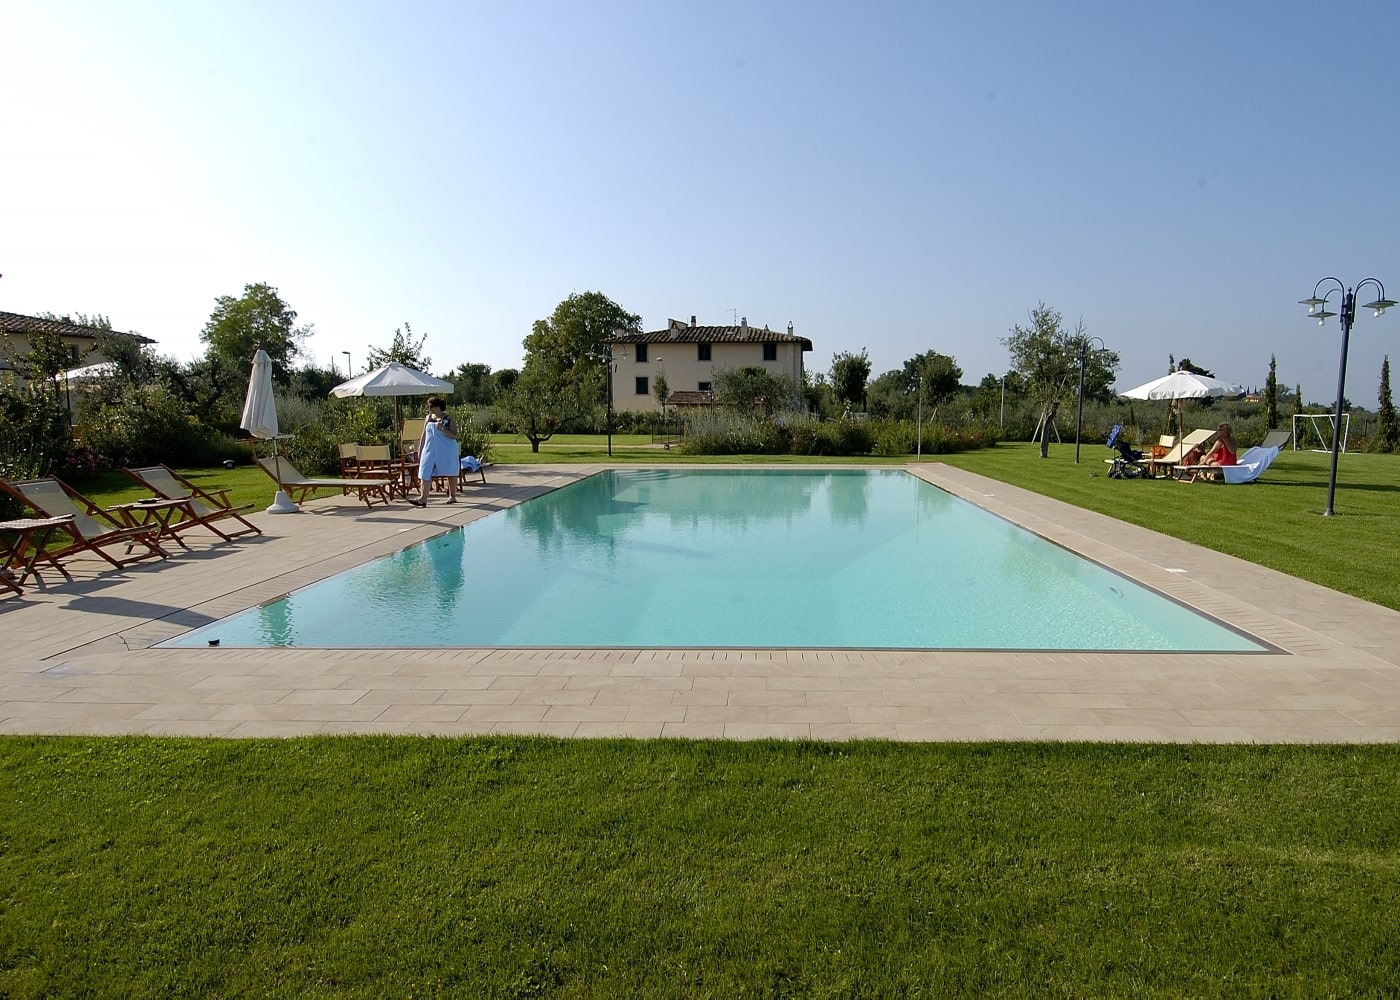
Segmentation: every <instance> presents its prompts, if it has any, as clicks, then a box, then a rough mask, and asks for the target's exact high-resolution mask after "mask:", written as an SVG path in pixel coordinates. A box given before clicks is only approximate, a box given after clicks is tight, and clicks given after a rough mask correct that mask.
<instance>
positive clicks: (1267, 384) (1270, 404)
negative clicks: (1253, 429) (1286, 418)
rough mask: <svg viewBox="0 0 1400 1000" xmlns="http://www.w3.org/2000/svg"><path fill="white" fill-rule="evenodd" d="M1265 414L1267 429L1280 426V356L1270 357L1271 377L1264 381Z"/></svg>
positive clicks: (1271, 355)
mask: <svg viewBox="0 0 1400 1000" xmlns="http://www.w3.org/2000/svg"><path fill="white" fill-rule="evenodd" d="M1264 414H1265V416H1267V417H1268V421H1267V422H1266V423H1265V424H1264V426H1265V427H1266V428H1274V427H1277V426H1278V355H1276V354H1270V355H1269V377H1268V378H1267V379H1265V380H1264Z"/></svg>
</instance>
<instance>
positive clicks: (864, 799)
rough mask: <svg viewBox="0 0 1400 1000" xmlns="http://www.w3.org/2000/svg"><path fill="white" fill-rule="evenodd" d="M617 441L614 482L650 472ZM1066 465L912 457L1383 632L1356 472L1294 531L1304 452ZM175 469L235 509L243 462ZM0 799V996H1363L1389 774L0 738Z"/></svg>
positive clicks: (1057, 457)
mask: <svg viewBox="0 0 1400 1000" xmlns="http://www.w3.org/2000/svg"><path fill="white" fill-rule="evenodd" d="M648 444H649V439H640V440H638V441H635V442H634V441H631V440H619V439H618V438H615V439H614V452H615V454H614V460H617V461H620V460H624V459H623V455H626V456H628V457H629V458H630V459H631V460H635V461H665V460H676V458H677V456H674V455H673V454H669V453H665V452H659V451H657V450H655V449H650V448H648V447H647V445H648ZM516 449H519V450H520V451H523V452H525V453H528V452H529V448H528V445H516V444H514V443H512V442H502V443H501V444H500V445H498V446H497V450H496V453H495V461H496V462H497V463H498V464H501V463H505V464H508V463H513V462H520V461H526V460H527V459H526V458H525V457H523V456H520V455H519V454H518V453H517V450H516ZM1103 454H1104V449H1103V448H1102V446H1091V447H1086V448H1085V449H1084V462H1083V464H1081V465H1079V466H1075V465H1074V463H1073V449H1072V447H1059V448H1056V449H1054V450H1053V452H1052V457H1051V458H1050V459H1049V460H1041V459H1040V458H1039V457H1038V456H1037V455H1036V454H1035V452H1034V450H1033V449H1032V448H1031V447H1030V446H1028V445H1019V444H1018V445H1009V446H1003V447H999V448H996V449H994V450H991V451H987V452H980V453H974V454H968V455H962V456H953V457H948V458H940V459H939V460H944V461H948V462H950V463H952V464H956V465H959V466H963V467H966V468H968V469H971V470H973V471H976V472H979V473H982V474H984V475H987V476H990V477H992V478H995V479H999V480H1002V481H1006V482H1012V483H1015V484H1017V485H1020V486H1024V487H1027V488H1030V489H1034V490H1038V491H1040V492H1043V493H1045V494H1047V495H1050V496H1055V497H1059V498H1061V499H1063V500H1066V501H1068V502H1071V503H1076V504H1080V505H1082V506H1084V507H1088V508H1092V509H1095V510H1100V511H1103V512H1105V513H1108V514H1112V515H1114V516H1116V517H1119V518H1122V519H1123V520H1126V521H1131V522H1133V523H1138V524H1144V525H1146V526H1148V527H1152V528H1155V529H1157V530H1159V531H1163V532H1165V533H1167V534H1171V535H1177V536H1179V537H1182V538H1188V539H1190V540H1192V541H1196V542H1199V543H1201V544H1204V545H1208V546H1211V547H1213V548H1218V549H1221V550H1223V551H1228V552H1233V553H1235V554H1237V555H1241V556H1243V557H1245V558H1249V559H1254V560H1255V561H1257V562H1260V563H1263V564H1266V565H1274V566H1277V567H1278V568H1280V569H1284V570H1285V571H1286V572H1293V573H1296V575H1299V576H1303V577H1306V578H1309V579H1317V580H1319V581H1320V582H1327V583H1330V584H1331V585H1334V586H1338V587H1339V589H1344V590H1349V591H1350V592H1352V593H1359V594H1361V595H1362V596H1369V597H1370V599H1372V600H1378V601H1380V603H1384V604H1388V605H1389V606H1391V607H1395V606H1396V604H1397V600H1396V592H1397V587H1396V576H1395V572H1396V571H1395V568H1394V566H1393V565H1391V563H1393V560H1386V559H1379V558H1377V557H1376V553H1377V550H1378V549H1382V548H1384V550H1385V551H1387V552H1388V550H1389V548H1390V547H1392V543H1393V539H1394V538H1395V535H1396V519H1397V516H1400V513H1398V512H1397V509H1396V508H1397V502H1396V494H1397V490H1400V462H1397V461H1396V460H1395V459H1394V458H1393V457H1380V456H1366V455H1348V456H1344V457H1343V460H1342V473H1341V484H1340V487H1339V491H1338V495H1337V504H1336V506H1337V511H1338V516H1337V517H1335V518H1331V519H1323V518H1322V517H1321V516H1320V511H1321V510H1322V506H1323V503H1324V499H1325V487H1326V456H1323V455H1314V454H1310V453H1297V454H1294V453H1284V455H1282V456H1281V457H1280V459H1279V460H1278V461H1277V462H1276V463H1275V465H1274V466H1273V468H1271V469H1270V470H1269V471H1268V472H1267V473H1266V474H1265V477H1264V479H1263V480H1262V481H1261V482H1259V483H1256V484H1254V485H1251V486H1223V485H1215V484H1190V485H1187V484H1179V483H1174V482H1136V481H1126V482H1125V481H1119V480H1110V479H1107V478H1106V477H1105V476H1104V474H1103V473H1104V469H1105V468H1106V467H1105V466H1104V465H1103V464H1102V462H1101V461H1100V459H1101V458H1102V456H1103ZM566 456H567V457H566ZM537 458H538V460H540V461H550V462H555V461H580V462H600V461H605V460H606V454H605V453H604V450H603V442H602V440H601V439H594V440H588V441H576V440H560V441H556V442H548V443H546V445H545V446H544V447H543V448H542V450H541V453H540V455H539V456H537ZM761 461H769V460H767V459H762V460H761ZM867 461H868V460H867ZM872 464H873V463H872ZM197 474H198V476H199V477H200V481H201V482H204V483H209V484H212V485H227V486H230V487H232V488H233V490H234V493H235V496H236V497H237V498H240V499H241V500H243V501H244V502H252V503H256V504H258V505H259V506H265V505H266V504H267V503H268V502H269V501H270V500H271V493H272V485H271V483H270V482H268V481H267V480H266V478H265V477H263V476H262V475H261V473H259V472H257V471H256V470H251V469H248V468H239V469H236V470H234V471H232V472H228V471H226V470H223V469H216V470H199V471H198V473H197ZM119 486H120V483H118V481H117V480H115V479H108V480H104V481H101V482H99V483H96V484H93V485H92V486H90V487H86V488H85V490H86V491H87V492H89V493H90V495H92V496H93V497H94V499H99V498H100V499H101V500H103V501H104V502H117V501H118V500H121V499H134V498H136V497H137V496H138V495H139V491H137V490H135V488H134V487H133V488H132V489H130V490H127V491H126V492H125V493H123V492H121V491H120V489H118V488H117V487H119ZM0 802H3V803H4V804H5V808H3V809H0V996H6V997H51V996H177V997H178V996H191V997H193V996H199V997H203V996H211V995H220V996H242V995H259V996H272V997H283V996H287V997H290V996H298V997H303V996H313V997H320V996H337V997H339V996H346V997H381V996H403V997H409V996H465V997H478V996H481V997H542V996H550V997H555V996H557V997H615V996H626V997H634V996H635V997H722V998H728V997H737V996H757V997H807V996H813V997H867V996H880V997H883V996H909V997H913V996H926V997H944V996H984V995H985V996H1010V997H1042V996H1066V997H1069V996H1073V997H1078V996H1094V997H1099V996H1154V997H1155V996H1168V997H1204V996H1210V997H1214V996H1298V997H1313V996H1368V997H1369V996H1395V995H1397V988H1396V983H1397V982H1400V907H1397V905H1396V904H1397V902H1400V888H1397V887H1398V886H1400V747H1396V746H1362V747H1296V746H1278V747H1250V746H1234V747H1229V746H1141V745H1124V744H1087V745H1086V744H995V743H992V744H952V745H946V744H933V745H919V744H890V743H881V742H860V743H847V744H813V743H773V742H755V743H738V742H709V741H700V742H677V741H668V740H653V741H556V740H547V739H490V738H477V739H457V740H446V739H418V738H373V737H365V738H308V739H298V740H285V741H262V740H247V741H229V740H186V739H164V740H162V739H142V738H117V739H78V738H40V737H3V738H0Z"/></svg>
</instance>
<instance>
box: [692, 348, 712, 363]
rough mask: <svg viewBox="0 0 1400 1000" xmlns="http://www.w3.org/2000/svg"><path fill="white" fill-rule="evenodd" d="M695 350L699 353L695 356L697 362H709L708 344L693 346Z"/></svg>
mask: <svg viewBox="0 0 1400 1000" xmlns="http://www.w3.org/2000/svg"><path fill="white" fill-rule="evenodd" d="M695 348H696V350H697V351H698V352H699V353H698V354H697V357H698V358H699V360H701V361H709V360H710V345H709V344H696V345H695Z"/></svg>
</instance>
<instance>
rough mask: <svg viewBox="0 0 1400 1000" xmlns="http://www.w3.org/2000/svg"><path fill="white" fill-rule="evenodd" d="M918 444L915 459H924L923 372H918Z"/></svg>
mask: <svg viewBox="0 0 1400 1000" xmlns="http://www.w3.org/2000/svg"><path fill="white" fill-rule="evenodd" d="M917 437H918V439H919V444H918V448H917V452H918V457H917V458H916V459H915V461H919V462H922V461H923V460H924V373H923V372H920V373H919V429H918V432H917Z"/></svg>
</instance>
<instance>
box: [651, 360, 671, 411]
mask: <svg viewBox="0 0 1400 1000" xmlns="http://www.w3.org/2000/svg"><path fill="white" fill-rule="evenodd" d="M651 394H652V395H653V396H655V397H656V401H657V402H658V403H660V404H661V416H662V419H665V417H666V400H668V399H670V398H671V383H670V382H668V381H666V372H665V371H657V373H656V378H654V379H652V382H651Z"/></svg>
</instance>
